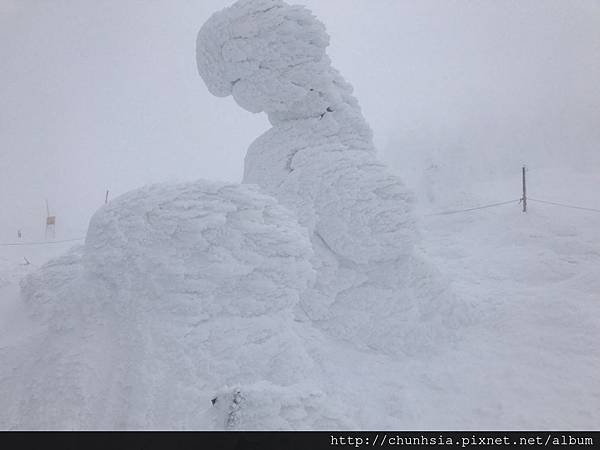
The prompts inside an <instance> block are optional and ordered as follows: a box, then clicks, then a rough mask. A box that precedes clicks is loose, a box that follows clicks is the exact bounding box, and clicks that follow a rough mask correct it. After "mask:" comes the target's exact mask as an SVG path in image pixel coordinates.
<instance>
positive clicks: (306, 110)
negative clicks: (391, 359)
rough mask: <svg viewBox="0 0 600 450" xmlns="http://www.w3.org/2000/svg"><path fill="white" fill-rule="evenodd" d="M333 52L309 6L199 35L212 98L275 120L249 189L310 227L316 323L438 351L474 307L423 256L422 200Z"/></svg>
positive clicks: (235, 18) (257, 13)
mask: <svg viewBox="0 0 600 450" xmlns="http://www.w3.org/2000/svg"><path fill="white" fill-rule="evenodd" d="M328 44H329V37H328V35H327V34H326V32H325V27H324V26H323V24H322V23H321V22H319V21H318V20H317V19H316V18H315V17H313V16H312V14H311V13H310V12H309V11H308V10H307V9H305V8H304V7H300V6H290V5H288V4H286V3H285V2H283V1H280V0H240V1H238V2H236V3H234V4H233V5H232V6H231V7H229V8H226V9H224V10H222V11H220V12H218V13H216V14H214V15H213V16H212V17H211V18H210V19H209V20H208V21H207V22H206V23H205V24H204V25H203V26H202V28H201V30H200V31H199V33H198V39H197V62H198V70H199V73H200V75H201V77H202V78H203V80H204V81H205V83H206V85H207V86H208V89H209V90H210V91H211V92H212V93H214V94H215V95H218V96H226V95H232V96H233V98H234V99H235V101H236V102H237V103H238V104H239V105H240V106H242V107H243V108H245V109H247V110H249V111H251V112H254V113H257V112H265V113H267V115H268V117H269V120H270V122H271V123H272V124H273V128H271V129H270V130H268V131H267V132H266V133H265V134H263V135H262V136H260V137H259V138H258V139H256V141H254V143H253V144H252V145H251V146H250V148H249V150H248V153H247V155H246V159H245V173H244V182H246V183H255V184H258V185H260V186H261V187H262V188H263V189H264V190H265V191H266V192H268V193H269V194H271V195H273V196H274V197H276V198H277V199H278V200H279V201H280V202H281V203H282V204H283V205H285V206H288V207H289V208H291V209H292V210H293V211H295V212H296V214H297V215H298V217H299V220H300V223H301V224H302V225H304V226H306V227H307V228H308V229H309V231H310V235H311V242H312V245H313V248H314V249H315V258H314V259H313V262H314V265H315V268H316V269H317V272H318V279H317V283H316V285H315V288H314V289H311V290H309V291H307V292H306V295H304V296H303V299H302V302H301V305H300V306H301V308H302V310H303V312H304V313H305V314H306V315H307V316H308V318H310V319H311V320H313V321H314V322H315V323H318V324H320V325H321V326H322V327H323V328H325V329H327V330H328V331H330V332H332V333H333V334H334V335H335V336H338V337H342V338H344V339H347V340H351V341H353V342H354V343H356V344H358V345H360V346H366V347H369V348H375V349H379V350H383V351H389V352H398V351H400V352H405V353H414V352H419V351H421V350H423V349H424V348H434V347H435V346H436V342H438V341H439V340H446V339H448V338H451V336H452V335H453V331H452V330H453V329H455V328H456V327H458V326H460V325H461V324H462V323H464V322H465V321H466V319H465V318H466V317H467V316H468V315H469V313H468V308H466V307H465V306H464V305H462V304H461V303H460V302H459V301H458V300H457V299H455V298H454V297H453V295H452V294H451V293H450V292H449V291H448V289H447V287H446V285H447V284H446V282H444V281H443V280H442V279H441V277H440V276H439V274H438V273H437V271H436V270H434V269H433V268H432V267H430V266H429V265H428V264H426V262H425V261H424V260H423V258H422V257H421V256H420V255H419V251H418V249H417V248H416V247H415V243H417V242H418V241H419V234H418V232H417V229H416V224H415V219H414V217H413V213H412V208H413V205H412V203H413V198H412V195H411V193H410V192H409V191H408V189H407V188H406V187H405V186H404V184H403V183H402V181H401V180H400V179H399V178H398V177H396V176H393V175H392V174H390V173H389V172H388V170H387V168H386V167H385V166H384V165H383V164H382V163H380V162H379V161H378V160H377V158H376V155H375V148H374V145H373V140H372V133H371V130H370V128H369V126H368V125H367V123H366V121H365V119H364V118H363V116H362V113H361V110H360V107H359V105H358V102H357V100H356V99H355V98H354V97H353V95H352V87H351V86H350V85H349V84H348V83H347V82H346V81H345V80H344V79H343V78H342V77H341V75H340V74H339V73H338V72H337V71H336V70H335V69H334V68H333V67H332V66H331V61H330V59H329V57H328V56H327V53H326V47H327V46H328Z"/></svg>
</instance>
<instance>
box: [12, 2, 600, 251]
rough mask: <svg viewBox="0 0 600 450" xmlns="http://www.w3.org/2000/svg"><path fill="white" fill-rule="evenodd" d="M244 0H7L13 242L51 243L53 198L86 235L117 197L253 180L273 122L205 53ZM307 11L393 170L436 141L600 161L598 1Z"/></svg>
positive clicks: (63, 232) (63, 225)
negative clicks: (19, 234) (219, 84)
mask: <svg viewBox="0 0 600 450" xmlns="http://www.w3.org/2000/svg"><path fill="white" fill-rule="evenodd" d="M229 3H230V2H225V1H221V0H193V1H192V0H160V1H159V0H144V1H142V0H0V208H1V211H0V242H6V241H14V235H15V230H16V228H22V229H23V230H25V231H26V232H27V233H28V237H30V238H31V240H35V239H36V238H38V237H39V236H40V235H41V232H42V227H43V225H42V219H43V216H44V214H45V211H44V209H45V206H44V199H45V198H48V199H49V201H50V205H51V208H52V210H53V211H52V212H53V213H55V214H56V215H57V216H58V220H59V222H58V223H59V226H58V228H59V235H60V236H62V237H70V236H71V235H75V234H81V232H83V231H85V229H86V226H87V221H88V219H89V216H90V214H91V213H93V211H94V210H95V209H97V207H98V206H100V205H101V203H102V202H103V199H104V191H105V190H106V189H110V191H111V193H112V194H111V195H116V194H119V193H123V192H124V191H126V190H129V189H132V188H135V187H137V186H140V185H142V184H145V183H149V182H155V181H166V180H177V179H179V180H193V179H196V178H209V179H222V180H231V181H239V180H240V179H241V175H242V168H243V158H244V155H245V152H246V149H247V147H248V146H249V144H250V143H251V141H252V140H253V139H254V138H256V137H257V136H258V135H259V134H260V133H261V132H262V131H263V130H265V129H266V128H267V127H268V124H267V121H266V118H265V117H264V116H262V115H252V114H250V113H247V112H245V111H243V110H242V109H241V108H239V107H238V106H237V105H235V104H234V103H233V101H232V100H231V98H228V99H220V98H215V97H212V96H211V95H210V94H209V93H208V91H207V90H206V88H205V86H204V84H203V82H202V80H201V79H200V78H199V76H198V75H197V72H196V62H195V50H194V47H195V39H196V33H197V31H198V29H199V28H200V26H201V25H202V23H203V22H204V21H205V20H206V19H207V18H208V17H209V16H210V14H212V13H213V12H214V11H216V10H218V9H221V8H222V7H224V6H226V5H227V4H229ZM298 3H302V4H306V5H307V6H308V7H310V8H311V9H312V10H313V11H314V12H315V13H316V14H317V16H318V17H319V18H320V19H321V20H323V21H324V22H325V24H326V26H327V28H328V31H329V34H330V35H331V47H330V54H331V56H332V59H333V62H334V65H335V66H336V67H337V68H338V69H340V71H341V72H342V74H343V75H344V76H345V78H346V79H347V80H348V81H349V82H350V83H352V84H353V85H354V87H355V93H356V95H357V97H358V99H359V101H360V103H361V105H362V107H363V110H364V113H365V116H366V118H367V120H368V121H369V123H370V124H371V126H372V128H373V130H374V132H375V138H376V144H377V145H378V147H379V149H380V152H381V154H382V156H383V157H384V158H385V159H386V160H388V161H390V162H392V163H393V164H394V165H396V166H398V165H402V162H403V161H406V160H407V159H409V158H412V157H413V156H414V153H415V152H419V151H427V149H429V148H434V147H435V148H436V150H438V151H440V150H441V151H442V152H446V153H447V154H449V155H452V151H453V149H455V148H458V147H460V148H463V149H464V148H467V150H468V152H467V153H469V152H470V153H471V154H479V155H484V156H485V157H486V158H489V160H490V164H499V163H500V161H502V163H507V164H513V163H514V164H515V165H516V166H518V165H519V164H521V163H525V162H526V163H530V164H534V165H542V164H544V163H548V164H550V163H552V162H553V161H554V162H556V161H569V162H572V163H573V164H578V165H580V166H581V167H589V166H590V164H591V163H592V162H597V161H598V160H599V158H598V155H599V154H600V1H599V0H570V1H565V0H523V1H515V0H493V1H492V0H488V1H484V0H481V1H470V0H438V1H430V0H418V1H417V0H411V1H405V0H300V1H299V2H298ZM498 155H501V157H499V156H498ZM467 164H468V162H467Z"/></svg>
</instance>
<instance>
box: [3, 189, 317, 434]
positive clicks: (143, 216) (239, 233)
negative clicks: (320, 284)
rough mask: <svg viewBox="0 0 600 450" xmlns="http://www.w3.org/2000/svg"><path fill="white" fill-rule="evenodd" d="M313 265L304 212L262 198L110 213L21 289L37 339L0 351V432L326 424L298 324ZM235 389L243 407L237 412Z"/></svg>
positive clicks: (171, 198) (190, 193)
mask: <svg viewBox="0 0 600 450" xmlns="http://www.w3.org/2000/svg"><path fill="white" fill-rule="evenodd" d="M312 253H313V251H312V248H311V245H310V241H309V238H308V235H307V232H306V229H304V228H303V227H301V226H300V225H299V224H298V222H297V219H296V217H295V215H294V214H293V213H291V212H290V211H289V210H288V209H287V208H284V207H282V206H281V205H280V204H279V203H278V202H277V201H276V200H275V199H274V198H273V197H271V196H269V195H266V194H264V193H262V192H260V190H259V189H258V188H257V187H255V186H249V185H239V184H231V183H217V182H204V181H198V182H194V183H187V184H179V185H169V184H164V185H154V186H150V187H146V188H142V189H137V190H134V191H131V192H129V193H127V194H125V195H123V196H121V197H119V198H117V199H115V200H113V201H112V202H111V203H110V204H108V205H106V206H104V207H103V208H101V209H100V210H99V211H98V212H97V213H96V214H95V215H94V216H93V218H92V220H91V222H90V227H89V230H88V233H87V237H86V242H85V245H83V246H80V247H78V248H76V249H74V250H73V251H72V252H70V253H69V254H67V255H65V256H63V257H62V258H59V259H57V260H54V261H52V262H50V263H48V264H47V265H45V266H44V267H43V268H41V269H40V270H39V271H37V272H35V273H33V274H32V275H30V276H29V277H28V278H27V279H26V280H25V281H24V282H23V300H24V303H25V306H26V308H27V309H28V311H29V312H30V313H31V314H32V316H33V318H34V323H35V329H34V332H32V334H31V335H30V336H28V338H27V339H26V340H25V341H23V342H21V343H19V345H18V346H15V347H13V348H11V349H6V350H4V351H3V353H1V354H0V356H1V357H2V361H4V362H6V364H2V365H1V366H2V367H0V380H2V381H3V383H1V384H0V396H1V397H2V399H3V401H2V405H3V411H2V412H1V413H0V423H2V424H3V427H12V426H16V427H19V428H33V429H38V428H66V429H70V428H77V429H78V428H84V429H89V428H92V429H94V428H104V429H115V428H116V429H120V428H165V427H166V428H210V427H215V428H216V429H223V428H226V427H229V428H240V427H243V428H269V429H272V428H275V429H278V428H280V429H286V428H287V429H289V428H293V427H294V426H300V425H301V424H303V426H304V427H308V428H312V427H314V426H316V423H317V422H316V421H318V415H310V414H308V413H307V412H306V411H304V409H303V408H304V407H305V406H306V407H310V408H311V410H315V409H317V405H319V404H320V403H319V402H320V401H321V399H320V397H319V393H314V389H315V386H316V383H312V384H311V383H310V382H309V380H310V379H311V376H312V375H311V374H312V373H314V372H315V370H314V367H313V362H312V359H311V358H310V357H309V356H308V354H307V352H306V350H305V348H304V346H303V342H302V340H301V339H300V338H299V336H298V334H297V333H296V331H295V327H294V317H293V308H294V307H295V305H296V304H297V303H298V302H299V300H300V297H301V295H302V292H303V291H304V290H306V289H307V288H309V287H310V286H311V284H312V283H313V281H314V276H315V274H314V270H313V267H312V265H311V263H310V259H311V256H312ZM19 355H27V358H23V357H22V356H21V358H19ZM7 361H20V364H19V365H18V366H17V367H14V366H12V365H11V364H9V363H8V362H7ZM9 368H10V370H9ZM5 370H6V371H5ZM306 385H310V386H311V387H308V388H307V387H306ZM234 387H236V389H237V390H238V391H239V395H238V397H239V399H241V398H244V399H245V400H244V401H245V403H244V405H248V408H245V407H244V405H242V404H241V401H238V402H237V403H235V402H234V403H231V402H229V401H228V400H227V397H228V395H230V393H231V392H232V389H233V388H234ZM9 388H10V389H9ZM236 392H237V391H236ZM214 398H216V399H217V400H216V401H215V405H214V406H211V399H214ZM234 399H235V398H234ZM231 405H234V406H235V407H236V408H235V411H230V410H229V407H230V406H231ZM288 413H289V414H288Z"/></svg>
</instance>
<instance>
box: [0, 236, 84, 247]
mask: <svg viewBox="0 0 600 450" xmlns="http://www.w3.org/2000/svg"><path fill="white" fill-rule="evenodd" d="M84 239H85V237H80V238H73V239H62V240H60V241H38V242H9V243H6V244H0V247H9V246H10V247H12V246H17V245H52V244H62V243H65V242H76V241H83V240H84Z"/></svg>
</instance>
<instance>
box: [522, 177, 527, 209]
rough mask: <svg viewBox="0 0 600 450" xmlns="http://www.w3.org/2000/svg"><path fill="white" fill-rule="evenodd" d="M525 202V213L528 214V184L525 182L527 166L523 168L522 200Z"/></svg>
mask: <svg viewBox="0 0 600 450" xmlns="http://www.w3.org/2000/svg"><path fill="white" fill-rule="evenodd" d="M521 201H522V202H523V212H524V213H526V212H527V183H526V181H525V166H523V198H521Z"/></svg>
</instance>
